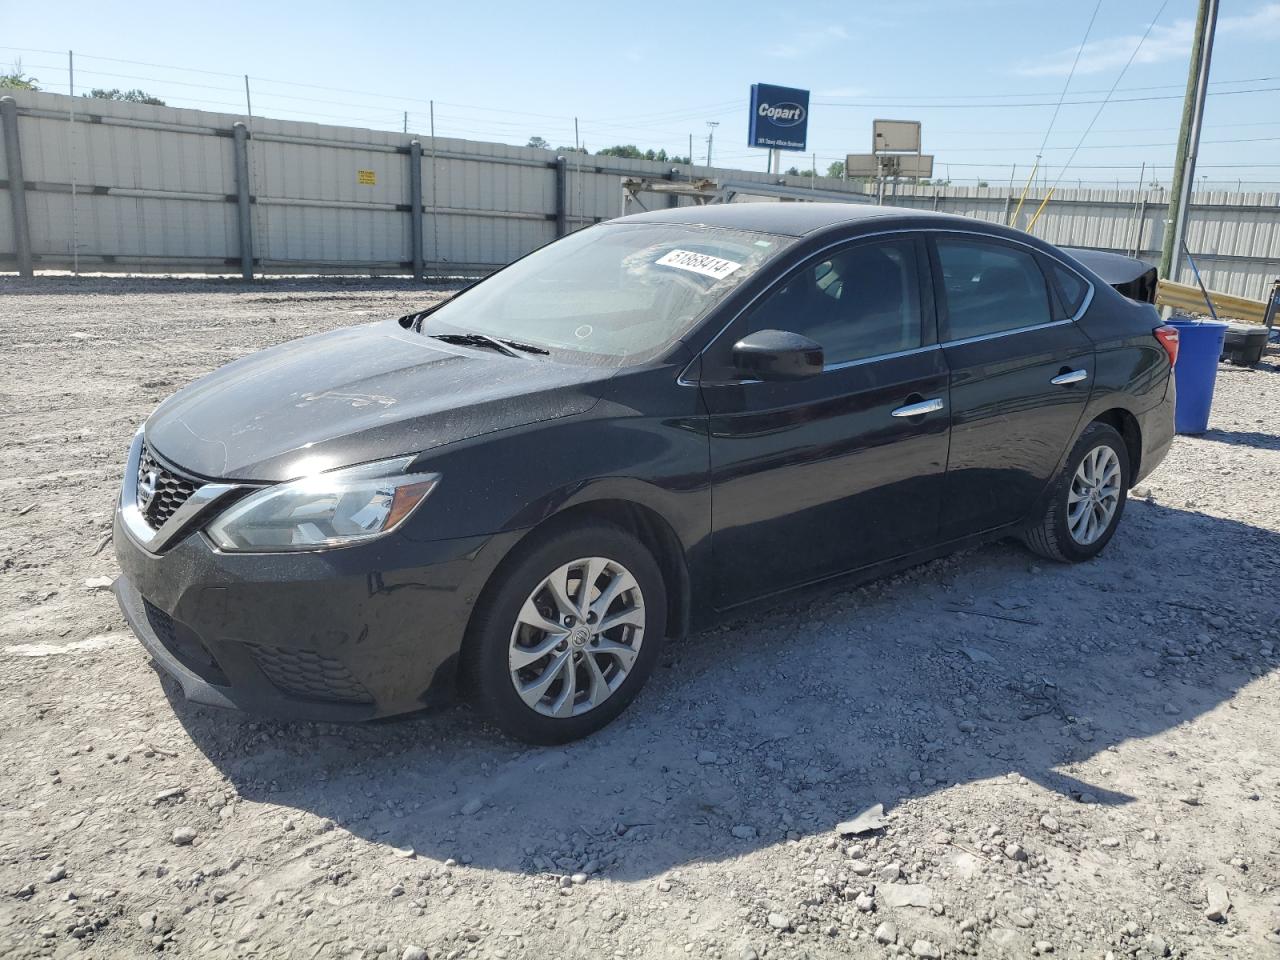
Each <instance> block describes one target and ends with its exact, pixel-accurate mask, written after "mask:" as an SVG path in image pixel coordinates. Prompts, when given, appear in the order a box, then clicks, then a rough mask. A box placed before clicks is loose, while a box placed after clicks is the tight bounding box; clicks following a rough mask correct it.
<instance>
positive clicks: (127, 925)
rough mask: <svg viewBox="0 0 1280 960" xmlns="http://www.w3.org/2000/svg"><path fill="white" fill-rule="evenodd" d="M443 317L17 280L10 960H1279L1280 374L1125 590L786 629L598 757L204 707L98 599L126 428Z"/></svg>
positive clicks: (1244, 385)
mask: <svg viewBox="0 0 1280 960" xmlns="http://www.w3.org/2000/svg"><path fill="white" fill-rule="evenodd" d="M439 295H440V294H439V293H423V292H422V291H421V290H420V289H419V290H414V289H413V288H412V287H411V286H410V285H408V284H407V283H404V282H401V281H395V280H387V281H374V282H371V281H347V282H342V281H332V280H330V281H305V280H294V281H276V282H267V283H262V284H259V285H256V286H253V287H245V286H242V285H240V284H232V283H218V282H208V281H198V282H197V281H172V280H162V279H155V280H82V281H80V282H78V283H77V282H72V281H70V280H44V281H40V282H38V283H36V284H35V285H31V284H25V285H24V284H21V283H19V282H18V281H16V280H14V279H12V278H10V279H0V343H2V344H3V376H2V378H0V444H2V449H3V456H0V491H3V497H2V498H0V502H2V504H3V505H2V506H0V784H3V789H2V790H0V956H3V957H5V958H18V957H35V956H64V955H68V954H72V953H77V952H80V953H83V954H85V955H87V956H92V957H133V956H149V955H151V954H153V953H155V952H162V953H165V954H174V955H177V956H183V957H186V956H193V957H194V956H200V957H262V958H268V957H270V958H274V957H303V958H317V957H319V958H328V957H363V958H376V957H383V958H387V960H396V958H408V960H414V958H419V960H420V958H424V957H430V958H461V957H468V958H471V957H476V958H479V957H485V958H489V957H492V958H501V957H510V958H519V957H540V958H544V957H551V958H555V957H592V958H595V957H616V958H621V960H626V958H640V957H655V958H657V957H664V958H665V957H700V958H713V960H721V958H727V960H740V958H741V960H750V958H752V957H758V958H802V957H812V958H820V957H875V958H879V957H888V956H893V955H903V956H913V957H952V956H962V955H976V956H981V957H1011V958H1022V957H1029V956H1033V955H1036V954H1038V953H1039V954H1051V955H1052V956H1064V957H1090V958H1103V957H1115V958H1123V957H1134V956H1136V957H1162V956H1173V957H1196V958H1224V957H1225V958H1249V957H1267V958H1272V957H1280V670H1278V669H1277V668H1278V667H1280V655H1278V652H1277V650H1278V648H1280V624H1278V623H1277V613H1278V612H1280V355H1277V354H1276V353H1275V352H1274V351H1273V352H1272V353H1271V354H1270V355H1269V358H1268V362H1265V363H1264V364H1263V365H1262V366H1261V367H1260V368H1258V369H1256V370H1243V369H1234V368H1228V367H1223V368H1222V369H1221V371H1220V374H1219V378H1218V396H1217V401H1216V403H1215V406H1214V413H1213V421H1212V425H1211V426H1212V429H1211V430H1210V432H1209V433H1207V434H1205V435H1204V436H1203V437H1201V438H1196V439H1190V438H1179V439H1178V441H1177V442H1176V444H1175V445H1174V448H1173V450H1172V452H1171V454H1170V456H1169V458H1168V460H1167V461H1166V462H1165V463H1164V465H1163V466H1161V467H1160V468H1159V470H1158V471H1157V472H1156V473H1155V474H1154V475H1153V476H1152V477H1151V478H1150V480H1149V481H1147V482H1146V483H1144V484H1143V485H1142V487H1141V488H1139V490H1138V491H1137V494H1138V496H1135V497H1134V498H1133V499H1132V500H1131V501H1130V504H1129V507H1128V511H1127V513H1126V515H1125V518H1124V521H1123V525H1122V527H1121V529H1120V531H1119V533H1118V535H1117V536H1116V538H1115V540H1114V541H1113V542H1112V543H1111V545H1110V546H1109V547H1108V549H1107V550H1106V552H1105V553H1104V554H1103V555H1102V557H1101V558H1099V559H1098V560H1096V561H1094V562H1092V563H1089V564H1085V565H1082V566H1074V567H1068V566H1058V565H1054V564H1047V563H1045V562H1043V561H1040V560H1038V559H1036V558H1034V557H1033V556H1032V555H1031V554H1029V553H1028V552H1026V551H1025V550H1024V549H1023V548H1022V547H1020V546H1018V545H1015V544H999V545H995V546H991V547H987V548H984V549H981V550H977V551H971V552H968V553H965V554H962V555H958V556H955V557H951V558H948V559H946V560H942V561H938V562H934V563H931V564H928V565H926V566H923V567H920V568H917V569H915V570H913V571H910V572H909V573H907V574H905V575H902V576H899V577H896V578H894V579H892V580H888V581H883V582H879V583H876V584H872V585H870V586H866V587H863V588H860V589H854V590H849V589H845V590H829V591H826V592H823V593H820V594H813V595H805V596H802V597H797V598H795V599H793V600H791V601H788V602H786V603H782V604H779V605H778V606H777V607H776V608H775V609H773V610H771V611H767V612H765V613H763V614H760V615H755V616H753V617H752V618H751V619H749V620H744V621H742V622H738V623H733V624H730V625H727V626H725V627H722V628H719V629H716V630H714V631H710V632H705V633H702V634H699V635H697V636H693V637H691V638H689V639H688V640H687V641H685V642H683V643H680V644H678V645H672V646H670V647H668V649H667V651H666V653H665V655H664V660H663V664H662V667H661V668H660V669H659V670H658V671H657V673H656V675H655V676H654V678H653V680H652V681H651V682H650V684H649V686H648V688H647V689H646V690H645V692H644V693H643V694H642V695H641V696H640V697H639V699H638V700H637V701H636V703H635V704H633V706H632V707H631V709H630V710H629V711H628V712H627V713H626V714H625V715H624V716H623V717H622V719H621V720H619V721H618V722H617V723H615V724H614V725H613V726H612V727H610V728H609V729H607V730H606V731H604V732H603V733H601V734H599V735H597V736H595V737H593V738H591V739H590V740H588V741H586V742H582V743H577V744H573V745H571V746H568V747H565V748H558V749H531V748H528V747H525V746H522V745H520V744H516V743H513V742H511V741H509V740H505V739H503V738H502V737H500V736H499V735H498V734H496V733H495V732H494V731H493V730H492V729H490V728H488V727H487V726H485V725H484V724H483V723H482V722H481V721H479V720H478V719H477V718H476V717H475V716H474V715H473V714H472V712H471V711H470V710H469V709H468V708H467V707H466V706H465V705H459V706H457V707H451V708H448V709H443V710H439V711H436V712H433V713H430V714H427V715H421V716H414V717H410V718H407V719H402V720H396V721H390V722H382V723H376V724H371V725H365V726H339V725H332V724H311V723H277V722H266V721H261V720H255V719H253V718H251V717H246V716H242V715H238V714H233V713H226V712H220V711H215V710H212V709H206V708H201V707H196V706H191V705H188V704H187V703H185V702H184V701H183V700H182V697H181V694H180V693H178V692H176V687H175V686H174V685H173V684H172V683H171V682H169V681H168V680H166V679H163V678H162V677H160V676H159V675H157V673H156V672H155V671H154V669H153V668H152V667H151V666H150V665H149V662H148V658H147V657H146V655H145V654H144V652H143V650H142V648H141V646H140V645H139V644H138V643H137V642H136V640H134V639H133V637H132V636H131V635H130V633H129V631H128V629H127V628H126V627H125V625H124V622H123V620H122V618H121V616H120V614H119V613H118V612H117V609H116V605H115V602H114V600H113V598H112V596H111V594H110V592H109V591H108V590H107V589H105V588H104V585H105V584H106V583H108V582H109V581H110V579H111V578H112V577H113V576H114V575H115V573H116V568H115V563H114V560H113V555H112V550H111V546H110V543H109V542H108V536H109V531H110V518H111V513H112V507H113V503H114V500H115V498H116V496H117V490H118V486H119V481H120V472H121V467H122V461H123V458H124V455H125V450H126V447H127V444H128V440H129V438H130V436H131V434H132V433H133V431H134V429H135V428H136V426H137V424H138V423H139V422H140V421H142V420H143V419H144V418H145V417H146V415H147V414H148V413H149V411H150V410H151V409H152V408H153V407H154V406H155V405H156V404H157V403H158V402H159V401H160V400H161V399H163V398H164V397H165V396H166V395H167V394H169V393H171V392H172V391H174V390H176V389H178V388H179V387H180V386H182V385H183V384H185V383H187V382H188V381H190V380H191V379H193V378H194V377H196V376H198V375H200V374H202V373H204V372H206V371H208V370H211V369H212V368H214V367H216V366H218V365H219V364H221V363H223V362H225V361H228V360H231V359H232V358H234V357H237V356H240V355H242V354H244V353H247V352H250V351H252V350H256V349H258V348H261V347H265V346H267V345H269V344H272V343H276V342H278V341H281V340H284V339H287V338H291V337H297V336H302V335H304V334H307V333H311V332H314V331H318V330H324V329H329V328H332V327H335V326H339V325H345V324H352V323H360V322H366V321H370V320H373V319H377V318H380V317H383V316H387V315H398V314H399V313H403V312H407V311H408V310H409V309H411V308H413V307H416V306H418V305H420V304H422V303H424V302H426V301H427V300H429V299H430V298H431V297H433V296H439ZM877 803H880V804H883V805H884V810H885V815H886V817H887V823H886V825H885V826H884V828H883V829H880V830H876V831H873V832H870V833H866V834H864V835H861V836H847V837H846V836H841V835H840V834H839V833H838V832H837V831H836V825H837V824H838V823H840V822H841V821H845V820H848V819H850V818H851V817H853V816H854V815H856V814H858V813H859V812H861V811H863V810H865V809H866V808H868V807H870V806H871V805H873V804H877ZM1210 914H1211V915H1212V917H1213V919H1210Z"/></svg>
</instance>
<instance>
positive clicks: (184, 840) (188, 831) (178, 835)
mask: <svg viewBox="0 0 1280 960" xmlns="http://www.w3.org/2000/svg"><path fill="white" fill-rule="evenodd" d="M196 836H197V834H196V829H195V827H178V828H177V829H176V830H174V831H173V836H172V837H171V839H172V840H173V842H174V843H175V844H177V845H178V846H180V847H186V846H190V845H191V844H192V843H194V842H195V839H196Z"/></svg>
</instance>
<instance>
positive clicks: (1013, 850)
mask: <svg viewBox="0 0 1280 960" xmlns="http://www.w3.org/2000/svg"><path fill="white" fill-rule="evenodd" d="M1004 855H1005V856H1006V857H1008V858H1009V859H1010V860H1025V859H1027V851H1026V850H1024V849H1023V848H1022V844H1020V843H1010V844H1006V845H1005V848H1004Z"/></svg>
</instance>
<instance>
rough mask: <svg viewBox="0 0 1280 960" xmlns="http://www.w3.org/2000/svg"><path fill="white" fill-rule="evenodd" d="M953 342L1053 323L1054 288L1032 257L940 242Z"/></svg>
mask: <svg viewBox="0 0 1280 960" xmlns="http://www.w3.org/2000/svg"><path fill="white" fill-rule="evenodd" d="M937 244H938V260H939V263H940V265H941V266H942V276H943V280H944V283H945V286H946V291H947V316H948V325H949V330H948V339H951V340H965V339H967V338H969V337H980V336H983V335H986V334H991V333H1003V332H1005V331H1008V330H1018V329H1020V328H1022V327H1033V326H1036V325H1037V324H1042V323H1049V322H1051V321H1052V313H1051V311H1050V309H1049V288H1048V286H1047V285H1046V284H1045V279H1044V274H1043V273H1041V271H1040V265H1039V264H1038V263H1037V262H1036V258H1035V257H1034V256H1033V255H1032V254H1031V253H1030V251H1027V250H1024V249H1021V248H1018V247H1013V246H1009V245H1006V244H1002V243H991V242H987V241H985V240H968V239H964V240H959V239H946V240H942V239H940V240H938V241H937Z"/></svg>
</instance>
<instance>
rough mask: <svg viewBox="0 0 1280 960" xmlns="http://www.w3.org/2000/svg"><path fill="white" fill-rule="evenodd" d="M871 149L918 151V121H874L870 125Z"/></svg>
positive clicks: (878, 151) (879, 150)
mask: <svg viewBox="0 0 1280 960" xmlns="http://www.w3.org/2000/svg"><path fill="white" fill-rule="evenodd" d="M871 149H872V150H874V151H875V152H876V153H881V152H883V151H886V150H887V151H890V152H893V151H902V152H904V153H905V152H911V153H915V152H916V151H917V150H919V149H920V121H919V120H876V121H875V122H874V123H873V124H872V135H871Z"/></svg>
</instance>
